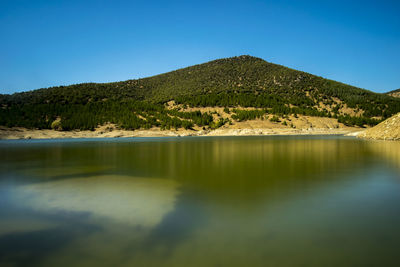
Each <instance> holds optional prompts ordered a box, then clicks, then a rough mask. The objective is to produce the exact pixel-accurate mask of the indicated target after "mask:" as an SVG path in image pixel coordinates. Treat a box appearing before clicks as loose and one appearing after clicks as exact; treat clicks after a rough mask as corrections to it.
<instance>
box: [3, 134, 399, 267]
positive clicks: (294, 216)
mask: <svg viewBox="0 0 400 267" xmlns="http://www.w3.org/2000/svg"><path fill="white" fill-rule="evenodd" d="M136 140H139V141H136ZM142 140H143V139H133V140H125V141H124V140H122V141H120V142H72V143H71V142H67V143H52V142H43V143H40V142H38V143H32V144H30V143H25V144H24V145H21V144H18V143H14V144H12V143H0V150H1V152H2V153H3V155H6V156H5V157H4V158H3V159H2V160H1V161H0V167H1V169H0V216H1V217H2V221H1V222H0V264H9V265H11V266H12V265H17V266H18V265H26V264H27V263H29V265H35V264H36V265H38V266H55V265H56V266H74V265H79V266H110V265H116V266H161V265H162V266H182V265H185V266H187V265H190V266H209V265H210V266H248V265H252V266H354V265H359V266H363V265H366V264H370V265H374V266H380V265H385V266H395V263H396V258H397V251H396V247H397V245H396V244H397V243H398V241H399V240H400V231H399V230H398V229H397V228H398V227H397V226H398V225H399V223H400V207H399V205H398V203H400V185H399V179H398V178H400V171H399V169H398V167H400V165H399V162H400V161H399V159H400V158H399V153H400V149H399V147H398V146H397V143H395V144H393V143H388V142H382V143H380V142H365V141H360V140H356V139H352V138H340V137H330V138H322V137H301V138H298V137H272V138H265V137H251V138H246V137H243V138H230V137H227V138H181V139H179V138H174V139H144V141H142ZM387 144H391V145H387ZM7 244H8V245H7ZM371 251H374V253H370V252H371ZM77 255H79V256H77Z"/></svg>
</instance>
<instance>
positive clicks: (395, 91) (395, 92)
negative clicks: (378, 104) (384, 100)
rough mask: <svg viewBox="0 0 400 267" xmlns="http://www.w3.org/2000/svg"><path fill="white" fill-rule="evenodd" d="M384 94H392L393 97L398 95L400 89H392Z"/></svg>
mask: <svg viewBox="0 0 400 267" xmlns="http://www.w3.org/2000/svg"><path fill="white" fill-rule="evenodd" d="M385 94H387V95H390V96H393V97H400V89H397V90H393V91H390V92H387V93H385Z"/></svg>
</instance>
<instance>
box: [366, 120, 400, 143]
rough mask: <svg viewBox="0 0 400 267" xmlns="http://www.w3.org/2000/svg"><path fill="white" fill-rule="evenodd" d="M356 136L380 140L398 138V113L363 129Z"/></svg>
mask: <svg viewBox="0 0 400 267" xmlns="http://www.w3.org/2000/svg"><path fill="white" fill-rule="evenodd" d="M358 137H362V138H368V139H380V140H400V113H398V114H396V115H394V116H393V117H390V118H389V119H387V120H385V121H383V122H381V123H379V124H378V125H376V126H375V127H372V128H370V129H367V130H365V131H364V132H362V133H361V134H359V135H358Z"/></svg>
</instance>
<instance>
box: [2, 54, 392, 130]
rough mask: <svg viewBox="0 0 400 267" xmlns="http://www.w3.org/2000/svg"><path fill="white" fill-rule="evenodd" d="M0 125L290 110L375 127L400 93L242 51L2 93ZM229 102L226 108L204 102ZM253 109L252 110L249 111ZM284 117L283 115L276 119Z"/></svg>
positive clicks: (205, 119)
mask: <svg viewBox="0 0 400 267" xmlns="http://www.w3.org/2000/svg"><path fill="white" fill-rule="evenodd" d="M0 104H1V107H2V108H1V109H0V125H3V126H7V127H14V126H20V127H26V128H39V129H50V128H51V127H52V125H55V124H57V129H63V130H71V129H81V130H85V129H94V128H96V127H98V126H99V125H104V124H105V123H112V124H115V125H117V126H118V127H121V128H123V129H139V128H152V127H160V128H161V129H170V128H182V127H183V128H193V127H203V128H204V127H205V128H207V127H210V128H218V127H220V126H222V125H224V124H227V123H232V120H254V119H268V118H274V120H279V118H283V117H284V116H288V115H307V116H316V117H329V118H335V119H337V120H338V121H339V122H341V123H344V124H346V125H358V126H361V127H363V126H365V125H375V124H377V123H379V122H380V121H381V120H383V119H386V118H388V117H390V116H391V115H393V114H395V113H397V112H400V99H397V98H393V97H391V96H388V95H385V94H377V93H373V92H371V91H367V90H364V89H360V88H357V87H354V86H350V85H347V84H343V83H340V82H336V81H332V80H329V79H325V78H322V77H318V76H315V75H312V74H309V73H306V72H302V71H297V70H294V69H290V68H287V67H284V66H281V65H277V64H273V63H270V62H267V61H265V60H263V59H260V58H256V57H252V56H248V55H242V56H238V57H231V58H224V59H218V60H213V61H210V62H207V63H203V64H199V65H194V66H190V67H187V68H182V69H178V70H175V71H171V72H168V73H164V74H160V75H156V76H152V77H148V78H143V79H135V80H127V81H122V82H112V83H82V84H75V85H69V86H58V87H51V88H44V89H38V90H33V91H28V92H23V93H16V94H12V95H1V96H0ZM204 107H222V108H225V111H226V114H229V116H223V114H211V112H204V111H202V110H201V109H200V108H204ZM249 109H251V110H249ZM275 117H277V118H278V119H276V118H275Z"/></svg>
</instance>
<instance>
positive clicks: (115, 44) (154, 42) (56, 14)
mask: <svg viewBox="0 0 400 267" xmlns="http://www.w3.org/2000/svg"><path fill="white" fill-rule="evenodd" d="M241 54H249V55H252V56H257V57H261V58H263V59H265V60H267V61H270V62H274V63H278V64H281V65H285V66H288V67H291V68H295V69H299V70H303V71H307V72H310V73H313V74H316V75H319V76H323V77H327V78H330V79H333V80H337V81H341V82H345V83H348V84H352V85H355V86H359V87H362V88H366V89H369V90H372V91H376V92H385V91H389V90H393V89H397V88H400V1H384V0H380V1H368V0H365V1H350V0H348V1H341V0H335V1H328V0H326V1H324V0H319V1H294V0H293V1H289V0H287V1H254V0H247V1H207V0H203V1H149V0H148V1H115V0H114V1H111V0H109V1H90V0H89V1H85V0H80V1H75V0H65V1H57V0H47V1H45V0H26V1H20V0H10V1H7V0H6V1H5V0H0V93H12V92H17V91H23V90H30V89H36V88H42V87H49V86H54V85H67V84H73V83H81V82H109V81H119V80H127V79H133V78H139V77H146V76H150V75H155V74H159V73H163V72H168V71H171V70H174V69H177V68H181V67H185V66H190V65H193V64H198V63H202V62H206V61H209V60H213V59H217V58H222V57H231V56H237V55H241Z"/></svg>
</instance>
